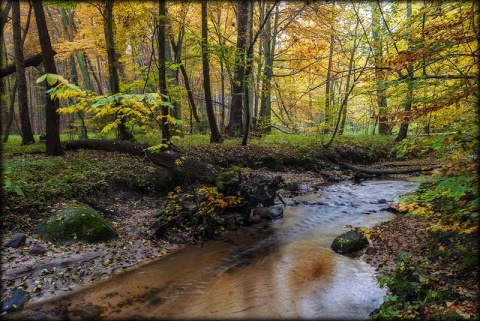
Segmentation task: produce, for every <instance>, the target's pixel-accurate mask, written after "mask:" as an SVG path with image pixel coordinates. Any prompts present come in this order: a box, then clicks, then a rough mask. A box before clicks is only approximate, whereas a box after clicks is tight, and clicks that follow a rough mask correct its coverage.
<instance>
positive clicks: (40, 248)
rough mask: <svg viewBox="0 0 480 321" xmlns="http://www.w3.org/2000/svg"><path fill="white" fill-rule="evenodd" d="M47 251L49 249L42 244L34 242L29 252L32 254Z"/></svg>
mask: <svg viewBox="0 0 480 321" xmlns="http://www.w3.org/2000/svg"><path fill="white" fill-rule="evenodd" d="M46 252H47V249H46V248H45V247H44V246H42V245H40V244H32V246H30V248H29V249H28V253H29V254H31V255H43V254H45V253H46Z"/></svg>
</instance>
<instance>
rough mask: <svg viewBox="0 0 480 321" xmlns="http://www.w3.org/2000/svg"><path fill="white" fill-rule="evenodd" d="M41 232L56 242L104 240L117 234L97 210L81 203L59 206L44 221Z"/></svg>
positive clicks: (93, 241)
mask: <svg viewBox="0 0 480 321" xmlns="http://www.w3.org/2000/svg"><path fill="white" fill-rule="evenodd" d="M43 234H44V236H45V238H46V239H47V240H49V241H51V242H56V243H66V242H69V241H74V242H75V241H77V242H78V241H79V242H86V243H95V242H104V241H108V240H111V239H113V238H116V237H117V236H118V233H117V232H116V231H115V230H114V229H113V228H112V226H111V224H110V223H109V222H108V221H106V220H105V219H104V218H103V217H102V216H101V215H100V213H99V212H97V211H96V210H94V209H93V208H91V207H90V206H87V205H83V204H70V205H66V206H64V207H63V208H61V209H60V210H59V211H58V212H57V213H56V214H55V215H54V216H53V217H51V218H50V219H49V220H48V221H47V222H46V224H45V226H44V228H43Z"/></svg>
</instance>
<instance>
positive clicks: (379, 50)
mask: <svg viewBox="0 0 480 321" xmlns="http://www.w3.org/2000/svg"><path fill="white" fill-rule="evenodd" d="M379 5H380V4H379V3H372V4H371V6H372V38H373V59H374V61H375V82H376V86H377V89H376V95H377V106H378V133H379V134H380V135H390V134H391V130H392V129H391V126H390V124H389V122H388V117H387V116H386V113H387V108H388V106H387V96H386V90H387V88H386V85H385V76H384V73H383V71H382V69H381V68H382V67H383V42H382V38H381V29H382V28H381V24H380V12H379V8H378V6H379Z"/></svg>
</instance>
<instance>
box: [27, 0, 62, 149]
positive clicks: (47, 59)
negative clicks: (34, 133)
mask: <svg viewBox="0 0 480 321" xmlns="http://www.w3.org/2000/svg"><path fill="white" fill-rule="evenodd" d="M33 10H34V12H35V19H36V21H37V29H38V38H39V40H40V46H41V47H42V56H43V65H44V66H45V73H51V74H56V73H57V67H56V66H55V60H54V59H53V55H52V52H53V49H52V44H51V42H50V35H49V34H48V28H47V21H46V19H45V12H44V10H43V1H41V0H39V1H33ZM49 87H50V86H49V85H48V84H47V88H49ZM45 99H46V103H45V119H46V125H45V127H46V140H45V145H46V149H47V155H49V156H61V155H63V154H64V153H65V152H64V150H63V147H62V144H61V143H60V127H59V124H60V117H59V115H58V113H57V109H58V100H55V101H53V100H51V99H50V96H49V95H46V98H45Z"/></svg>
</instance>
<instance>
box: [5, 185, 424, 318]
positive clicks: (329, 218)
mask: <svg viewBox="0 0 480 321" xmlns="http://www.w3.org/2000/svg"><path fill="white" fill-rule="evenodd" d="M417 186H418V184H417V183H415V182H411V181H406V180H373V181H367V182H363V183H362V184H353V183H351V182H343V183H338V184H335V185H331V186H325V187H323V188H321V189H320V190H319V191H317V192H315V193H309V194H305V195H301V196H297V197H295V198H294V199H291V200H288V201H289V202H290V203H291V204H292V205H293V204H294V206H287V207H286V208H285V211H284V216H283V218H281V219H278V220H274V221H272V222H262V223H260V224H257V225H255V226H252V227H249V228H247V229H244V230H242V231H239V232H228V233H226V235H225V237H224V238H223V239H222V240H219V241H215V242H207V243H205V244H204V245H203V246H200V245H192V246H188V247H186V248H185V249H183V250H181V251H179V252H176V253H173V254H171V255H168V256H166V257H164V258H162V259H160V260H158V261H154V262H151V263H148V264H145V265H142V266H139V267H137V268H135V269H132V270H130V271H127V272H124V273H120V274H118V275H116V276H114V277H112V278H109V279H107V280H105V281H102V282H99V283H97V284H93V285H90V286H85V287H83V288H81V289H78V290H76V291H74V292H72V293H69V294H67V295H65V296H62V297H58V298H53V299H50V300H48V301H44V302H41V301H40V302H35V303H32V304H30V305H27V306H26V307H25V309H24V310H22V311H20V312H18V313H15V314H12V317H15V318H17V317H21V318H30V319H38V320H40V319H42V320H45V319H51V320H55V319H65V318H68V319H78V320H82V319H91V318H93V317H100V318H102V319H103V318H105V319H128V320H131V319H142V320H143V319H162V318H165V319H172V318H181V319H187V318H193V319H197V318H210V319H213V318H221V319H225V318H230V319H240V318H254V319H258V318H269V319H271V318H295V319H298V318H305V319H332V318H337V319H349V320H352V319H366V318H367V317H368V315H369V314H370V313H371V312H372V311H373V310H375V309H376V308H378V307H379V306H380V305H381V304H382V302H383V297H384V295H385V290H384V289H381V288H379V286H378V284H377V282H376V280H375V278H374V272H375V271H374V269H373V268H372V267H370V266H369V265H368V264H367V263H365V262H363V261H361V260H360V259H359V258H358V257H353V256H344V255H340V254H336V253H334V252H333V251H332V250H331V249H330V245H331V243H332V241H333V239H334V238H335V237H336V236H338V235H339V234H342V233H344V232H346V231H347V230H348V229H346V228H344V227H343V226H344V225H351V226H365V227H372V226H374V225H376V224H378V223H380V222H383V221H386V220H390V219H392V218H394V217H395V214H392V213H390V212H388V211H386V210H385V209H386V208H388V206H389V204H390V203H392V202H396V201H398V198H399V196H401V195H404V194H407V193H409V192H412V191H413V190H414V189H415V188H416V187H417Z"/></svg>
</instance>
